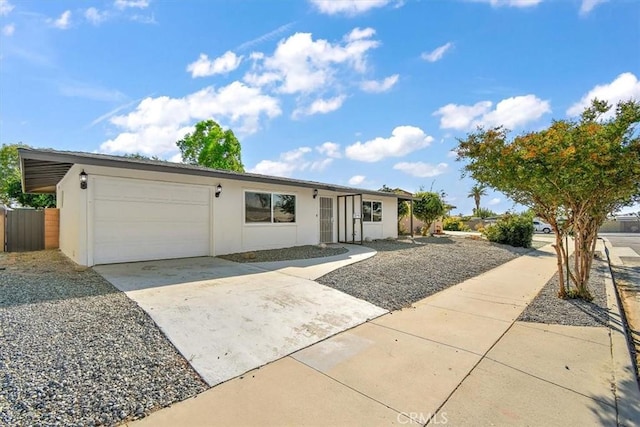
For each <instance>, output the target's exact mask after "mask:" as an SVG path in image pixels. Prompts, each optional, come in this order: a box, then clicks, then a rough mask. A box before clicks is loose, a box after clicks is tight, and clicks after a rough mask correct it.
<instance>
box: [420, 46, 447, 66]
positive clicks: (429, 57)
mask: <svg viewBox="0 0 640 427" xmlns="http://www.w3.org/2000/svg"><path fill="white" fill-rule="evenodd" d="M452 47H453V43H451V42H448V43H445V44H443V45H442V46H439V47H437V48H435V49H434V50H432V51H431V52H423V53H422V55H420V57H421V58H422V59H424V60H425V61H429V62H436V61H439V60H441V59H442V57H443V56H444V54H445V53H447V51H448V50H449V49H451V48H452Z"/></svg>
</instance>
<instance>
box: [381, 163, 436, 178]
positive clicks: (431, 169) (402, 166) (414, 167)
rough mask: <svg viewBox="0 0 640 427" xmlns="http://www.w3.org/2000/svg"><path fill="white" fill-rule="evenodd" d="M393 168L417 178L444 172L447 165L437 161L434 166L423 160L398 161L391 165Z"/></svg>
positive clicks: (429, 176)
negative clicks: (411, 161)
mask: <svg viewBox="0 0 640 427" xmlns="http://www.w3.org/2000/svg"><path fill="white" fill-rule="evenodd" d="M393 168H394V169H395V170H399V171H402V172H404V173H406V174H409V175H411V176H415V177H418V178H431V177H434V176H438V175H442V174H443V173H445V172H446V171H447V169H448V168H449V165H447V164H446V163H438V164H437V165H435V166H434V165H432V164H429V163H424V162H413V163H410V162H400V163H396V164H395V165H393Z"/></svg>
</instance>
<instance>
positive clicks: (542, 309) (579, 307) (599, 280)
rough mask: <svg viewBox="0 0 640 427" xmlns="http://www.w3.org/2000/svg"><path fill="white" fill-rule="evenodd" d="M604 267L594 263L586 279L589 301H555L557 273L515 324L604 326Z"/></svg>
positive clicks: (601, 264)
mask: <svg viewBox="0 0 640 427" xmlns="http://www.w3.org/2000/svg"><path fill="white" fill-rule="evenodd" d="M608 269H609V267H608V265H607V262H606V261H603V260H602V259H594V260H593V265H592V267H591V275H590V277H589V285H588V286H589V290H590V291H591V294H592V295H593V301H592V302H588V301H584V300H581V299H561V298H558V289H559V285H558V273H556V274H555V275H554V276H553V277H552V278H551V279H550V280H549V281H548V282H547V284H546V285H545V286H544V288H542V290H541V291H540V293H538V295H537V296H536V297H535V299H534V300H533V301H532V302H531V304H529V306H528V307H527V308H526V309H525V311H524V312H523V313H522V314H521V315H520V317H519V318H518V320H521V321H524V322H536V323H552V324H558V325H569V326H606V325H607V322H608V320H609V314H608V309H607V293H606V290H605V284H604V278H605V275H606V274H608Z"/></svg>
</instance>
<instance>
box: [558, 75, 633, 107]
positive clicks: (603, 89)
mask: <svg viewBox="0 0 640 427" xmlns="http://www.w3.org/2000/svg"><path fill="white" fill-rule="evenodd" d="M594 98H597V99H599V100H601V101H607V102H608V103H609V104H611V105H614V106H615V105H616V104H617V103H618V102H620V101H627V100H629V99H635V100H639V101H640V81H638V78H637V77H636V76H635V75H634V74H632V73H622V74H620V75H619V76H618V77H616V78H615V79H614V80H613V81H612V82H611V83H605V84H602V85H597V86H596V87H594V88H593V89H591V90H590V91H589V92H587V94H586V95H584V96H583V97H582V99H580V101H578V102H576V103H575V104H573V105H572V106H571V107H569V109H568V110H567V115H568V116H572V117H575V116H579V115H580V114H582V112H583V111H584V109H585V108H587V107H589V106H590V105H591V101H592V100H593V99H594ZM612 110H613V109H612ZM612 110H609V112H608V113H607V114H606V115H605V116H604V117H605V118H607V117H611V116H612V115H613V114H614V111H612Z"/></svg>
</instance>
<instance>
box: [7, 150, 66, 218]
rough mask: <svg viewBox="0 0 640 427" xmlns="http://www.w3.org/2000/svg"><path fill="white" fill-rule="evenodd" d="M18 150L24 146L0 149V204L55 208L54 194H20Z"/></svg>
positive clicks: (20, 180)
mask: <svg viewBox="0 0 640 427" xmlns="http://www.w3.org/2000/svg"><path fill="white" fill-rule="evenodd" d="M18 148H28V146H27V145H24V144H3V145H2V147H1V148H0V203H3V204H5V205H8V206H10V205H13V204H16V203H17V204H18V205H20V206H25V207H33V208H49V207H55V206H56V196H55V195H54V194H26V193H23V192H22V178H21V172H20V157H19V156H18Z"/></svg>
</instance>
